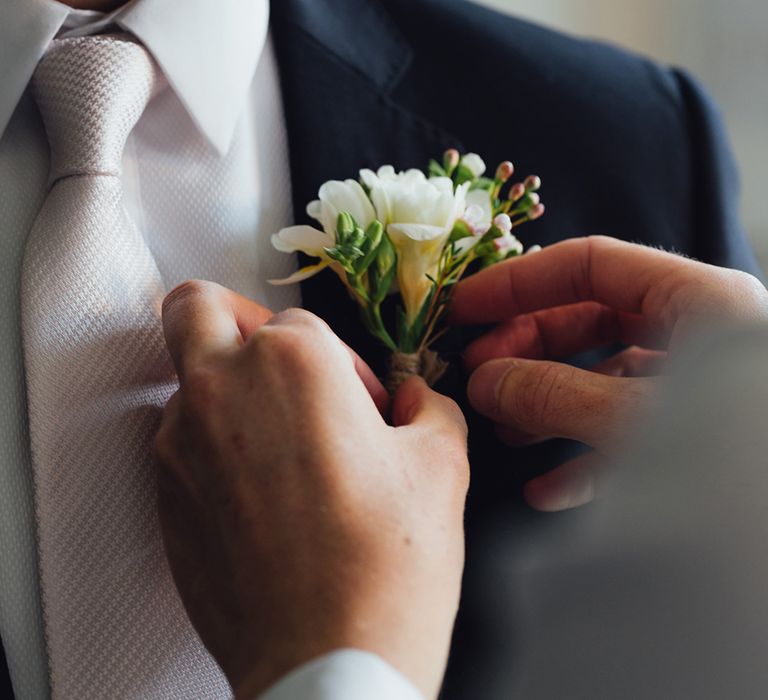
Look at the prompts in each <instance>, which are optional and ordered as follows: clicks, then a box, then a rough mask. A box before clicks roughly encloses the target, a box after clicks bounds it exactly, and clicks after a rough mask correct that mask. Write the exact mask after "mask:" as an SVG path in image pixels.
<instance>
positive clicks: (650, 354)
mask: <svg viewBox="0 0 768 700" xmlns="http://www.w3.org/2000/svg"><path fill="white" fill-rule="evenodd" d="M666 360H667V353H665V352H659V351H658V350H647V349H646V348H637V347H632V348H627V349H626V350H622V351H621V352H619V353H616V354H615V355H614V356H613V357H609V358H608V359H607V360H605V361H603V362H600V363H599V364H597V365H595V366H594V367H592V368H591V369H592V371H593V372H598V373H599V374H606V375H608V376H609V377H650V376H653V375H657V374H661V371H662V369H663V368H664V365H665V363H666Z"/></svg>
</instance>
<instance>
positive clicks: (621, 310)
mask: <svg viewBox="0 0 768 700" xmlns="http://www.w3.org/2000/svg"><path fill="white" fill-rule="evenodd" d="M452 321H453V322H454V323H456V324H481V323H482V324H487V323H496V324H497V325H496V326H495V327H494V328H493V329H492V330H491V331H490V332H488V333H487V334H486V335H484V336H482V337H481V338H480V339H478V340H477V341H475V342H474V343H473V344H472V345H470V346H469V347H468V348H467V350H466V353H465V360H466V364H467V367H468V368H469V369H470V370H471V371H472V375H471V377H470V381H469V386H468V393H469V399H470V402H471V404H472V406H473V407H474V408H475V409H476V410H477V411H478V412H480V413H482V414H484V415H486V416H487V417H488V418H490V419H491V420H492V421H493V422H494V423H495V424H496V428H497V432H498V434H499V436H500V437H501V438H502V440H504V441H505V442H507V443H508V444H510V445H520V444H530V443H533V442H538V441H541V440H546V439H548V438H552V437H563V438H570V439H573V440H578V441H581V442H583V443H585V444H586V445H589V446H590V447H592V448H594V449H595V452H594V453H589V454H587V455H583V456H580V457H578V458H576V459H574V460H571V461H569V462H567V463H565V464H563V465H561V466H560V467H558V468H556V469H554V470H553V471H551V472H549V473H547V474H544V475H543V476H540V477H538V478H536V479H533V480H532V481H530V482H529V483H528V484H527V485H526V488H525V496H526V499H527V500H528V502H529V503H530V504H531V505H532V506H533V507H535V508H538V509H540V510H561V509H564V508H569V507H573V506H577V505H581V504H583V503H585V502H588V501H589V500H591V499H592V498H593V496H594V494H595V491H596V485H597V481H598V477H599V475H600V470H601V464H602V463H603V460H602V459H601V455H606V454H611V452H612V450H613V449H614V446H615V445H617V444H620V443H621V441H622V439H623V438H626V437H628V436H629V435H631V434H632V427H633V425H634V424H635V422H636V421H637V420H638V419H639V418H641V417H642V416H643V415H644V414H645V413H647V412H648V411H649V410H650V408H651V406H652V402H653V396H654V394H655V393H656V386H657V381H658V379H657V378H655V377H654V375H657V374H658V373H659V370H660V369H661V368H662V367H663V365H664V364H665V360H666V359H667V353H668V352H669V353H674V352H675V351H676V349H677V348H678V347H679V346H680V344H681V343H684V342H685V340H686V338H687V337H689V336H690V335H691V333H692V332H693V331H694V330H695V329H697V328H699V327H701V326H706V327H711V326H712V325H714V324H717V323H720V322H726V323H746V324H752V323H765V322H766V321H768V292H766V289H765V287H764V286H763V285H762V284H761V283H760V281H759V280H757V279H756V278H755V277H753V276H751V275H748V274H746V273H744V272H739V271H736V270H729V269H725V268H720V267H715V266H713V265H706V264H704V263H700V262H696V261H694V260H690V259H688V258H684V257H681V256H679V255H674V254H671V253H666V252H663V251H660V250H656V249H653V248H647V247H644V246H640V245H635V244H631V243H626V242H624V241H619V240H616V239H612V238H608V237H603V236H593V237H589V238H578V239H571V240H567V241H564V242H562V243H558V244H556V245H553V246H550V247H548V248H545V249H544V250H542V251H540V252H537V253H534V254H532V255H524V256H522V257H520V258H516V259H512V260H510V261H508V262H506V263H502V264H499V265H495V266H494V267H492V268H489V269H487V270H485V271H483V272H481V273H479V274H478V275H476V276H474V277H471V278H469V279H467V280H466V281H465V282H462V283H461V284H460V285H459V286H458V287H457V289H456V293H455V297H454V301H453V306H452ZM616 342H619V343H623V344H625V345H628V346H630V347H629V348H628V349H627V350H624V351H623V352H621V353H619V354H618V355H616V356H614V357H612V358H610V359H608V360H607V361H605V362H603V363H601V364H600V365H598V366H597V367H593V368H592V369H591V371H590V370H584V369H577V368H575V367H572V366H570V365H567V364H563V363H560V362H554V361H553V360H558V359H563V358H567V357H569V356H572V355H575V354H578V353H581V352H584V351H587V350H591V349H595V348H599V347H605V346H609V345H611V344H613V343H616Z"/></svg>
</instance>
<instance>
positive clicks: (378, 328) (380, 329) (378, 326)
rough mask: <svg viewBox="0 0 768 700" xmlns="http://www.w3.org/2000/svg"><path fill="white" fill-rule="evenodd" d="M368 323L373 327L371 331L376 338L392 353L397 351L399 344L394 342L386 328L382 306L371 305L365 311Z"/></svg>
mask: <svg viewBox="0 0 768 700" xmlns="http://www.w3.org/2000/svg"><path fill="white" fill-rule="evenodd" d="M365 311H366V313H367V316H368V322H369V323H370V325H371V329H372V330H373V332H374V333H375V334H376V336H377V337H378V338H379V339H380V340H381V341H382V342H383V343H384V344H385V345H386V346H387V347H388V348H389V349H390V350H392V352H396V351H397V344H396V343H395V341H394V340H392V336H390V335H389V332H388V331H387V329H386V328H385V326H384V321H383V320H382V318H381V304H371V305H370V306H368V307H367V308H366V309H365Z"/></svg>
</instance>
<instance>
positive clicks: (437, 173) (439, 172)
mask: <svg viewBox="0 0 768 700" xmlns="http://www.w3.org/2000/svg"><path fill="white" fill-rule="evenodd" d="M422 162H423V161H422ZM428 170H429V176H430V177H448V173H447V172H445V168H444V167H443V166H442V165H440V163H438V162H437V161H436V160H435V159H434V158H433V159H432V160H430V161H429V168H428Z"/></svg>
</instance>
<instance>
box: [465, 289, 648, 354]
mask: <svg viewBox="0 0 768 700" xmlns="http://www.w3.org/2000/svg"><path fill="white" fill-rule="evenodd" d="M646 326H647V324H646V322H645V321H644V320H643V318H642V317H640V316H637V315H635V314H628V313H624V312H621V311H616V310H615V309H612V308H610V307H609V306H605V305H604V304H598V303H597V302H591V301H588V302H582V303H580V304H570V305H568V306H558V307H555V308H553V309H545V310H543V311H536V312H534V313H530V314H523V315H521V316H517V317H515V318H513V319H511V320H509V321H505V322H504V323H501V324H499V325H498V326H497V327H496V328H494V329H493V330H492V331H490V332H489V333H486V334H485V335H484V336H482V337H481V338H479V339H478V340H476V341H475V342H474V343H472V344H471V345H469V346H468V347H467V349H466V350H465V352H464V362H465V363H466V365H467V367H468V368H469V369H474V368H476V367H478V366H479V365H481V364H482V363H483V362H488V361H489V360H493V359H496V358H499V357H523V358H528V359H532V360H544V359H561V358H566V357H570V356H571V355H575V354H577V353H580V352H585V351H586V350H592V349H595V348H599V347H605V346H607V345H611V344H612V343H616V342H620V343H631V344H641V343H642V344H644V345H646V344H648V343H649V342H651V341H652V339H651V337H650V334H649V332H648V330H647V327H646Z"/></svg>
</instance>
